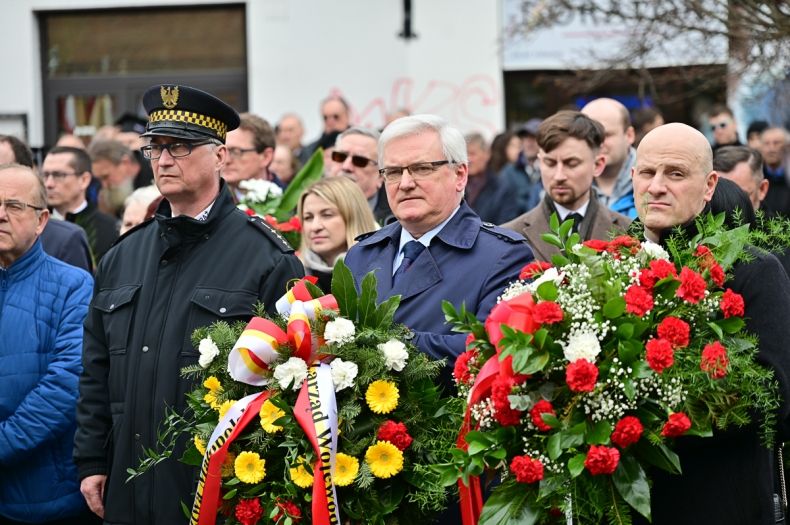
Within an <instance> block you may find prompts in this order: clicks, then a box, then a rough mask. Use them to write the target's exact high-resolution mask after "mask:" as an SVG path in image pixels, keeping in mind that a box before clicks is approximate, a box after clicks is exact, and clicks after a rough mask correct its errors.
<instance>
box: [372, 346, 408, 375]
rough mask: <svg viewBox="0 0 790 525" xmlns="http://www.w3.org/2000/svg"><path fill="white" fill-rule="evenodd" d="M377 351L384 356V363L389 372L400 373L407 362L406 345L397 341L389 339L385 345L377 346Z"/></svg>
mask: <svg viewBox="0 0 790 525" xmlns="http://www.w3.org/2000/svg"><path fill="white" fill-rule="evenodd" d="M378 349H379V350H380V351H381V353H382V354H384V363H385V364H386V365H387V367H388V368H389V369H390V370H395V371H396V372H400V371H401V370H403V368H404V367H405V366H406V361H408V360H409V352H408V351H407V350H406V345H404V344H403V343H401V342H400V341H398V340H397V339H390V340H389V341H387V342H386V343H383V344H380V345H378Z"/></svg>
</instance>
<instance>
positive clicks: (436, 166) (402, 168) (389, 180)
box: [379, 159, 458, 184]
mask: <svg viewBox="0 0 790 525" xmlns="http://www.w3.org/2000/svg"><path fill="white" fill-rule="evenodd" d="M452 164H458V163H457V162H455V161H452V160H447V159H444V160H434V161H427V162H415V163H413V164H409V165H408V166H387V167H384V168H381V169H380V170H379V175H381V176H382V177H383V178H384V182H385V183H386V184H396V183H399V182H400V181H401V180H402V179H403V172H404V171H408V172H409V176H410V177H411V178H412V179H414V180H415V181H419V180H424V179H427V178H428V177H430V176H431V175H433V174H434V173H436V172H437V171H439V168H441V167H442V166H445V165H452ZM418 166H430V167H431V171H430V172H427V173H425V174H424V175H417V176H415V175H414V173H413V172H412V169H413V168H416V167H418ZM394 169H398V170H400V173H399V175H398V176H397V178H392V177H387V175H386V172H387V171H388V170H394ZM393 175H394V174H393Z"/></svg>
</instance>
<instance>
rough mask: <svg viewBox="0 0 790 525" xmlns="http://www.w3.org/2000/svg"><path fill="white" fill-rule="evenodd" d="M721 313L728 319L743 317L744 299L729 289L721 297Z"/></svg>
mask: <svg viewBox="0 0 790 525" xmlns="http://www.w3.org/2000/svg"><path fill="white" fill-rule="evenodd" d="M721 311H722V312H723V313H724V317H725V319H726V318H727V317H742V316H743V312H744V304H743V297H742V296H741V294H739V293H735V292H733V291H732V290H731V289H730V288H727V289H726V290H725V291H724V293H723V294H722V296H721Z"/></svg>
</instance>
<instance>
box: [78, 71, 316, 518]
mask: <svg viewBox="0 0 790 525" xmlns="http://www.w3.org/2000/svg"><path fill="white" fill-rule="evenodd" d="M143 105H144V106H145V108H146V110H147V111H148V112H149V122H148V125H147V127H146V133H144V134H143V136H144V137H148V140H150V143H149V144H147V145H145V146H143V147H142V151H143V155H144V156H145V158H147V159H149V160H150V162H151V167H152V168H153V172H154V178H155V181H156V186H157V188H158V189H159V191H160V192H161V193H162V196H163V197H164V200H163V201H162V202H161V203H160V205H159V207H158V208H157V210H156V214H155V217H154V219H153V220H148V221H145V222H143V223H142V224H140V225H138V226H136V227H135V228H132V229H131V230H129V231H128V232H126V233H125V234H124V236H123V237H122V238H121V239H120V240H119V241H118V243H116V244H115V246H114V247H113V248H111V249H110V251H109V252H107V254H106V255H105V257H104V258H103V259H102V261H101V263H100V264H99V267H98V270H97V272H96V289H95V293H94V296H93V301H92V302H91V306H90V309H89V311H88V318H87V320H86V321H85V348H84V358H83V367H84V370H83V373H82V376H81V377H80V401H79V403H78V405H77V423H78V430H77V435H76V437H75V440H74V444H75V451H74V459H75V462H76V464H77V468H78V470H79V476H80V479H81V480H82V486H81V490H82V493H83V495H84V496H85V499H86V501H87V502H88V505H89V506H90V508H91V510H93V511H94V512H95V513H96V514H97V515H99V516H101V517H103V518H104V522H105V523H113V524H137V523H146V524H149V525H171V524H176V525H178V524H185V523H187V521H188V519H187V518H186V517H185V516H184V514H183V513H182V512H181V505H182V503H184V504H186V505H189V504H190V503H191V501H192V492H193V490H194V487H195V477H194V474H195V472H194V470H193V469H192V468H191V467H189V466H187V465H184V464H183V463H181V462H179V461H178V459H176V458H177V457H178V455H177V454H176V456H175V457H173V458H171V459H168V460H167V461H165V462H163V463H161V464H159V465H157V466H156V468H154V469H152V470H151V471H149V472H147V473H146V474H145V475H143V476H141V477H138V478H135V479H133V480H131V481H130V482H129V483H126V478H127V469H128V468H134V467H137V466H138V464H139V458H140V454H141V453H142V451H143V450H144V449H147V448H152V447H155V446H156V443H157V431H158V429H159V427H160V425H161V423H162V421H163V420H164V419H165V417H166V416H167V413H168V411H169V410H171V409H175V410H177V411H178V412H179V413H183V411H184V410H185V405H186V396H185V394H186V393H187V392H189V391H190V390H191V389H192V388H193V386H194V385H193V383H192V379H188V378H185V377H183V376H182V375H181V373H180V371H181V369H182V368H184V367H185V366H190V365H194V364H196V363H197V361H198V355H199V354H198V351H197V349H196V348H195V347H194V346H193V344H192V341H191V336H192V332H193V331H194V330H195V329H196V328H199V327H201V326H208V325H210V324H211V323H213V322H215V321H219V320H222V321H226V322H228V323H231V324H232V323H234V322H236V321H243V322H247V321H249V319H250V318H251V317H252V315H253V307H254V305H255V303H257V302H261V303H263V304H264V305H265V306H266V308H267V310H268V311H269V313H274V305H275V302H276V300H277V299H278V298H279V297H280V296H282V295H283V294H284V293H285V292H286V284H287V283H288V281H290V280H291V279H297V278H299V277H302V275H303V274H304V271H303V269H302V263H301V262H299V259H297V258H296V257H295V256H294V255H293V250H292V249H291V247H290V246H289V245H288V243H287V242H285V240H284V239H283V238H282V237H280V236H279V235H278V234H277V233H275V232H274V231H273V230H272V229H271V228H270V227H269V226H268V225H266V224H265V223H264V222H263V221H262V220H261V219H260V218H258V217H247V216H246V215H245V214H244V212H242V211H241V210H239V209H237V208H236V206H235V204H234V202H233V197H232V195H231V193H230V190H229V188H228V184H227V183H226V182H225V181H224V180H223V179H222V178H221V177H220V173H221V172H222V169H223V167H224V166H225V162H226V161H227V160H228V149H227V147H226V146H225V137H226V136H227V132H228V131H230V130H232V129H235V128H236V127H238V125H239V116H238V114H237V113H236V111H235V110H234V109H233V108H231V107H230V106H228V105H227V104H225V103H224V102H222V101H221V100H219V99H217V98H215V97H214V96H212V95H209V94H208V93H204V92H203V91H200V90H197V89H194V88H190V87H188V86H173V85H163V86H154V87H152V88H150V89H148V90H147V91H146V93H145V95H144V96H143Z"/></svg>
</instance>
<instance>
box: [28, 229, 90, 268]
mask: <svg viewBox="0 0 790 525" xmlns="http://www.w3.org/2000/svg"><path fill="white" fill-rule="evenodd" d="M40 238H41V246H43V247H44V251H45V252H47V253H48V254H49V255H51V256H52V257H54V258H55V259H60V260H61V261H63V262H64V263H67V264H70V265H72V266H76V267H77V268H82V269H83V270H85V271H86V272H89V273H93V257H92V256H91V249H90V247H89V246H88V237H87V236H86V235H85V230H83V229H82V228H80V227H79V226H77V225H76V224H73V223H71V222H68V221H61V220H58V219H53V218H52V217H50V218H49V221H48V222H47V225H46V226H45V227H44V231H43V232H41V237H40Z"/></svg>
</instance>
